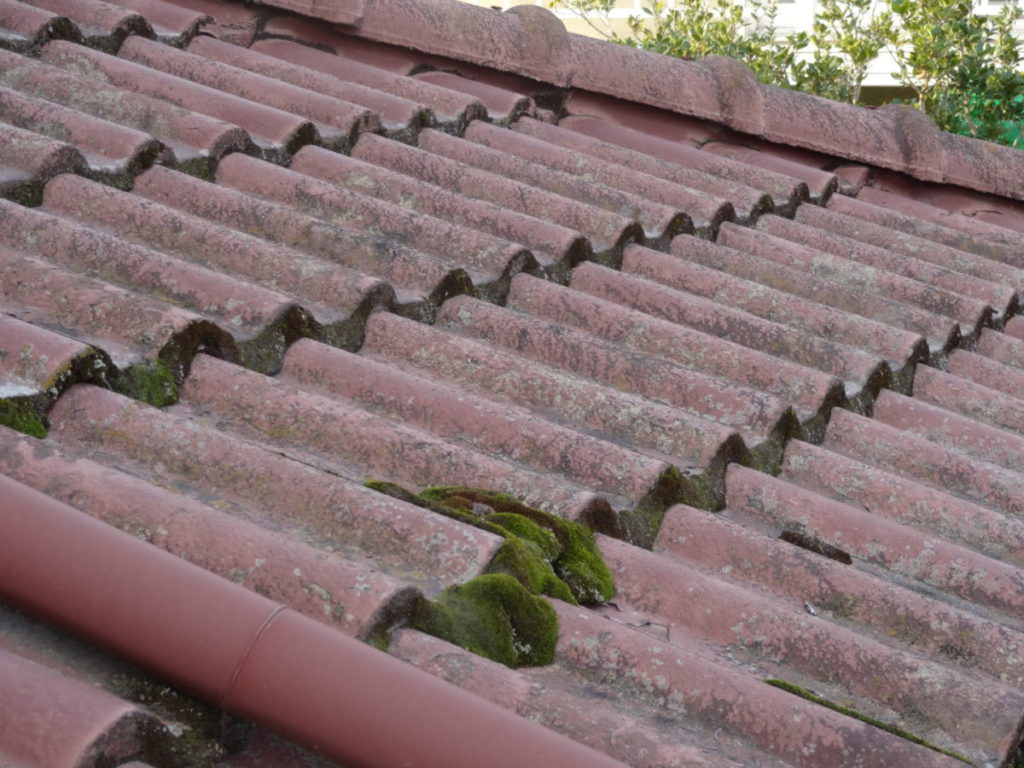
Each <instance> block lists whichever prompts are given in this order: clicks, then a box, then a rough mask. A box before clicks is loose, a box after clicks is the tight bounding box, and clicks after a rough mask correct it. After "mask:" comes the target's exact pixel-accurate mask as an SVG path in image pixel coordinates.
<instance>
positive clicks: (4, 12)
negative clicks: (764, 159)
mask: <svg viewBox="0 0 1024 768" xmlns="http://www.w3.org/2000/svg"><path fill="white" fill-rule="evenodd" d="M55 38H64V39H67V40H79V39H81V33H80V32H79V31H78V27H76V26H75V23H74V22H73V21H71V20H70V19H69V18H68V17H67V16H58V15H57V14H55V13H52V12H50V11H47V10H45V9H43V8H36V7H35V6H32V5H28V4H26V3H23V2H21V1H20V0H0V47H2V48H7V49H9V50H12V51H17V52H19V53H22V52H27V51H36V50H38V49H39V48H40V47H41V46H42V45H43V44H44V43H46V42H47V41H48V40H52V39H55Z"/></svg>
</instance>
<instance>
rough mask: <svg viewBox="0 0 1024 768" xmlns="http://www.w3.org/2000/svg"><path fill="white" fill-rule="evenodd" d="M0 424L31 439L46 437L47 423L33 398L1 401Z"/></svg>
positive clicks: (11, 398)
mask: <svg viewBox="0 0 1024 768" xmlns="http://www.w3.org/2000/svg"><path fill="white" fill-rule="evenodd" d="M0 424H3V425H4V426H7V427H10V428H11V429H14V430H17V431H18V432H21V433H23V434H26V435H30V436H31V437H46V432H47V429H46V422H45V421H44V420H43V417H42V416H41V415H40V413H39V409H38V406H37V405H36V404H35V403H34V402H33V400H32V398H27V397H26V398H22V397H10V398H6V399H2V400H0Z"/></svg>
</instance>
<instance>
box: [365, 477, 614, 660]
mask: <svg viewBox="0 0 1024 768" xmlns="http://www.w3.org/2000/svg"><path fill="white" fill-rule="evenodd" d="M366 485H367V487H369V488H372V489H373V490H375V491H380V492H381V493H386V494H388V495H389V496H393V497H394V498H396V499H401V500H402V501H405V502H408V503H410V504H416V505H417V506H421V507H426V508H427V509H430V510H433V511H435V512H437V513H438V514H442V515H445V516H447V517H451V518H454V519H456V520H459V521H461V522H464V523H467V524H469V525H473V526H475V527H477V528H480V529H482V530H485V531H489V532H490V533H494V534H497V535H498V536H501V537H502V538H504V540H505V542H504V544H503V545H502V546H501V548H500V549H499V550H498V552H497V554H496V555H495V556H494V557H493V558H492V559H491V562H490V563H489V564H488V566H487V573H485V574H484V575H483V576H478V577H477V578H475V579H473V580H471V581H468V582H466V583H465V584H461V585H457V586H454V587H449V588H448V589H447V590H445V591H444V592H442V593H441V595H440V596H439V597H438V598H437V599H436V600H423V601H421V602H420V604H419V606H418V607H417V609H416V611H415V612H414V619H413V622H412V625H413V626H414V627H415V628H416V629H419V630H421V631H423V632H427V633H429V634H431V635H435V636H437V637H440V638H442V639H444V640H448V641H449V642H452V643H455V644H456V645H459V646H461V647H462V648H465V649H466V650H469V651H473V652H474V653H477V654H480V655H481V656H485V657H487V658H489V659H492V660H494V661H498V662H500V663H502V664H506V665H508V666H510V667H519V666H524V665H530V664H549V663H550V662H551V661H552V659H553V658H554V649H555V641H556V640H557V637H558V617H557V614H556V613H555V611H554V609H553V608H552V607H551V606H550V605H549V604H548V603H547V602H545V601H544V600H543V599H542V598H540V597H538V595H548V596H549V597H554V598H557V599H558V600H563V601H565V602H567V603H572V604H574V605H575V604H578V603H585V604H593V603H600V602H604V601H607V600H610V599H611V598H612V597H614V596H615V584H614V582H613V581H612V575H611V572H610V571H609V570H608V567H607V566H606V565H605V564H604V561H603V560H602V559H601V554H600V552H599V551H598V549H597V542H596V541H595V540H594V534H593V533H592V532H591V531H590V529H589V528H586V527H584V526H582V525H580V524H578V523H572V522H569V521H567V520H563V519H562V518H560V517H557V516H555V515H552V514H549V513H547V512H542V511H540V510H538V509H534V508H532V507H529V506H527V505H525V504H523V503H522V502H521V501H519V500H518V499H516V498H514V497H512V496H509V495H507V494H504V493H497V492H495V491H485V490H480V489H478V488H465V487H448V488H428V489H427V490H425V491H423V492H422V493H419V494H414V493H412V492H410V491H409V490H407V489H405V488H403V487H402V486H400V485H396V484H394V483H388V482H383V481H380V480H370V481H368V482H367V483H366Z"/></svg>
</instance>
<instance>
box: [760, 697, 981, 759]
mask: <svg viewBox="0 0 1024 768" xmlns="http://www.w3.org/2000/svg"><path fill="white" fill-rule="evenodd" d="M765 682H766V683H768V685H771V686H773V687H775V688H781V689H782V690H784V691H787V692H788V693H792V694H794V695H795V696H799V697H800V698H802V699H807V700H808V701H812V702H814V703H815V704H820V705H821V706H823V707H827V708H828V709H831V710H833V711H835V712H839V713H840V714H843V715H846V716H847V717H852V718H853V719H854V720H860V721H861V722H862V723H867V724H868V725H872V726H874V727H875V728H880V729H881V730H883V731H886V732H887V733H891V734H892V735H893V736H899V737H900V738H901V739H906V740H907V741H910V742H913V743H914V744H919V745H920V746H922V747H927V748H928V749H931V750H934V751H935V752H940V753H942V754H943V755H947V756H949V757H952V758H955V759H957V760H959V761H960V762H962V763H967V764H968V765H974V763H973V762H972V761H971V760H970V759H968V758H967V757H965V756H964V755H961V754H960V753H959V752H954V751H953V750H951V749H943V748H942V747H938V746H936V745H935V744H932V743H930V742H928V741H925V740H924V739H922V738H921V737H920V736H916V735H915V734H913V733H910V732H909V731H905V730H903V729H902V728H900V727H899V726H896V725H893V724H892V723H887V722H885V721H884V720H879V719H878V718H876V717H871V716H870V715H865V714H864V713H862V712H858V711H857V710H855V709H850V708H849V707H844V706H842V705H841V704H836V703H834V702H831V701H829V700H828V699H826V698H823V697H821V696H819V695H818V694H816V693H812V692H811V691H808V690H807V689H806V688H802V687H801V686H799V685H795V684H793V683H787V682H786V681H785V680H778V679H776V678H770V679H768V680H765Z"/></svg>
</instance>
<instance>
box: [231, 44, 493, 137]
mask: <svg viewBox="0 0 1024 768" xmlns="http://www.w3.org/2000/svg"><path fill="white" fill-rule="evenodd" d="M250 50H252V51H256V52H258V53H262V54H266V55H269V56H274V57H277V58H280V59H282V60H284V61H288V62H291V63H292V64H295V65H298V66H301V67H303V68H308V69H310V70H314V71H316V72H320V73H322V74H325V75H328V76H330V77H331V78H332V82H337V80H341V81H343V82H348V83H355V84H358V85H361V86H363V87H364V88H369V89H371V90H372V91H374V92H376V93H378V94H380V93H383V94H389V95H391V96H395V97H396V98H400V99H405V100H408V101H412V102H414V103H422V104H425V105H427V106H428V107H429V108H430V109H431V110H433V112H434V115H435V116H436V118H437V120H438V122H439V123H440V124H441V125H442V126H444V127H445V128H447V129H450V130H452V131H453V132H455V133H461V132H462V130H463V129H464V128H465V126H466V124H467V123H469V121H470V120H473V119H476V118H482V117H485V116H486V114H487V111H486V107H484V105H483V104H482V103H481V102H480V101H479V100H478V99H477V98H475V97H473V96H469V95H467V94H464V93H462V92H459V91H453V90H451V89H449V88H444V87H441V86H437V85H434V84H433V83H430V82H427V81H425V80H424V79H422V78H415V77H404V76H402V75H399V74H395V73H393V72H390V71H388V70H386V69H381V68H379V67H375V66H371V65H368V64H364V63H363V62H361V61H358V60H356V59H352V58H349V57H347V56H342V55H332V54H329V53H326V52H324V51H320V50H316V49H314V48H310V47H309V46H306V45H300V44H298V43H295V42H292V41H290V40H280V39H273V38H269V39H265V40H259V41H257V42H255V43H253V45H252V46H251V48H250ZM266 66H267V67H268V70H269V71H271V72H274V73H275V76H276V77H281V78H282V79H287V78H285V77H284V73H285V72H286V71H287V72H294V70H282V69H280V68H278V67H275V66H273V65H270V64H267V65H266ZM294 76H295V77H296V78H297V77H299V73H298V72H295V73H294ZM307 78H308V75H306V74H305V73H303V74H302V79H303V81H305V80H307ZM335 78H336V80H335ZM311 82H312V81H311ZM317 82H319V81H317ZM297 84H300V85H301V82H299V83H297ZM335 87H336V86H335Z"/></svg>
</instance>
